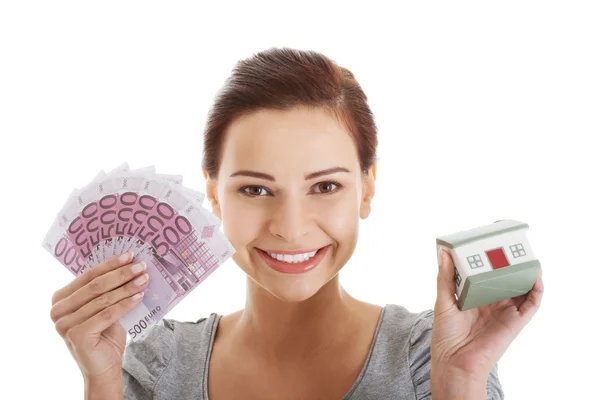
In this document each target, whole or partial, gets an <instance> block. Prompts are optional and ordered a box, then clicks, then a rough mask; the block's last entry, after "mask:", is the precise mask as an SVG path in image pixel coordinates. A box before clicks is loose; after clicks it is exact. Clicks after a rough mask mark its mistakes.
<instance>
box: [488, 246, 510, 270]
mask: <svg viewBox="0 0 600 400" xmlns="http://www.w3.org/2000/svg"><path fill="white" fill-rule="evenodd" d="M485 254H487V256H488V260H490V264H492V268H493V269H498V268H504V267H508V266H509V265H510V264H509V262H508V260H507V259H506V255H505V254H504V250H503V249H502V247H500V248H499V249H494V250H488V251H486V252H485Z"/></svg>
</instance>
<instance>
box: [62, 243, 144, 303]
mask: <svg viewBox="0 0 600 400" xmlns="http://www.w3.org/2000/svg"><path fill="white" fill-rule="evenodd" d="M132 258H133V252H131V251H129V252H127V253H123V254H121V255H117V256H114V257H111V258H109V259H108V260H106V261H104V262H103V263H100V264H98V265H96V266H94V267H93V268H90V269H89V270H87V271H86V272H85V273H83V274H81V275H79V276H78V277H77V278H75V279H74V280H72V281H71V282H70V283H69V284H68V285H67V286H65V287H63V288H62V289H59V290H57V291H56V292H55V293H54V295H53V296H52V305H55V304H56V303H58V302H59V301H61V300H63V299H64V298H66V297H68V296H70V295H71V294H73V293H74V292H75V291H77V290H79V289H80V288H82V287H84V286H85V285H87V284H88V283H90V282H91V281H93V280H94V279H95V278H97V277H98V276H100V275H103V274H105V273H107V272H108V271H112V270H115V269H117V268H119V267H121V266H123V265H125V264H128V263H130V262H131V260H132Z"/></svg>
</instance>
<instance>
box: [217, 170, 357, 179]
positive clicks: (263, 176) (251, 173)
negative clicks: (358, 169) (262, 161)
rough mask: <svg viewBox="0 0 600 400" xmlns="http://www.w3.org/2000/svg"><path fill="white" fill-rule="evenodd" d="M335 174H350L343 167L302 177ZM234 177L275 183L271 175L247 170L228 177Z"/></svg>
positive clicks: (312, 177)
mask: <svg viewBox="0 0 600 400" xmlns="http://www.w3.org/2000/svg"><path fill="white" fill-rule="evenodd" d="M336 172H347V173H350V170H349V169H348V168H344V167H332V168H327V169H324V170H321V171H316V172H311V173H310V174H308V175H306V176H305V177H304V179H305V180H309V179H314V178H318V177H320V176H324V175H329V174H334V173H336ZM235 176H249V177H252V178H259V179H265V180H267V181H271V182H275V177H274V176H273V175H269V174H265V173H263V172H257V171H250V170H247V169H243V170H240V171H236V172H234V173H233V174H231V175H230V176H229V177H230V178H233V177H235Z"/></svg>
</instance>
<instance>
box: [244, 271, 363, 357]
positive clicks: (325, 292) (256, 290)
mask: <svg viewBox="0 0 600 400" xmlns="http://www.w3.org/2000/svg"><path fill="white" fill-rule="evenodd" d="M355 310H356V300H355V299H354V298H353V297H351V296H350V295H349V294H348V293H346V291H345V290H344V289H343V288H342V286H341V285H340V282H339V277H338V275H336V276H335V277H334V278H333V279H331V280H330V281H329V282H328V283H327V284H326V285H325V286H323V287H322V288H321V289H320V290H319V292H317V293H316V294H315V295H314V296H312V297H311V298H309V299H307V300H304V301H301V302H288V301H283V300H280V299H278V298H276V297H275V296H273V295H272V294H271V293H269V292H267V291H266V290H265V289H263V288H262V287H260V286H259V285H257V284H256V283H255V282H254V281H253V280H251V279H250V278H248V279H247V298H246V307H245V309H244V311H243V312H242V314H241V316H240V318H239V320H238V323H237V327H236V331H237V334H238V335H239V336H238V337H239V338H240V339H241V340H243V342H244V343H246V344H247V345H248V346H250V347H251V348H252V350H253V351H256V352H257V353H258V354H261V355H262V356H264V357H267V358H273V359H277V360H280V361H281V360H283V359H286V358H287V359H290V360H294V359H298V358H299V357H301V358H303V359H306V358H310V357H311V355H317V354H319V353H322V352H324V351H326V350H327V349H328V348H331V346H334V345H335V344H336V343H339V342H340V341H342V340H343V338H344V337H347V334H348V332H346V331H347V330H348V327H349V326H351V325H352V324H351V321H353V320H354V319H353V317H355V316H356V312H355Z"/></svg>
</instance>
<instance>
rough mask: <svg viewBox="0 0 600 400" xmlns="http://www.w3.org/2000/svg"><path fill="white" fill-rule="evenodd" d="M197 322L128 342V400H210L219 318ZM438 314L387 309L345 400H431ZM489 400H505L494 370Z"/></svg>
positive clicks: (171, 325) (166, 326) (166, 322)
mask: <svg viewBox="0 0 600 400" xmlns="http://www.w3.org/2000/svg"><path fill="white" fill-rule="evenodd" d="M220 317H221V316H220V315H217V314H214V313H213V314H211V315H210V316H209V317H208V318H203V319H200V320H198V321H196V322H179V321H174V320H170V319H163V320H162V322H161V323H158V324H157V325H156V326H154V327H153V328H152V330H151V332H149V333H148V335H146V337H144V338H142V339H140V340H138V341H137V342H133V341H129V343H128V344H127V346H126V349H125V354H124V355H123V389H124V397H125V399H156V400H162V399H178V400H184V399H201V400H208V393H207V377H208V368H207V367H208V363H209V359H210V353H211V349H212V344H213V340H214V337H215V331H216V327H217V324H218V322H219V318H220ZM432 324H433V311H432V310H427V311H423V312H420V313H411V312H409V311H408V310H407V309H405V308H404V307H401V306H398V305H393V304H388V305H386V306H385V307H384V309H383V312H382V313H381V316H380V317H379V322H378V324H377V330H376V332H375V338H374V340H373V343H372V345H371V349H370V351H369V354H368V356H367V359H366V360H365V363H364V365H363V368H362V370H361V372H360V375H359V376H358V378H357V379H356V381H355V382H354V384H353V385H352V387H351V388H350V389H349V391H348V393H346V395H345V396H344V398H343V399H342V400H369V399H377V400H392V399H393V400H402V399H411V400H415V399H431V392H430V387H429V372H430V354H429V346H430V342H431V330H432ZM487 399H488V400H489V399H494V400H499V399H504V392H503V391H502V387H501V386H500V382H499V380H498V365H495V366H494V368H493V369H492V371H491V373H490V375H489V376H488V382H487Z"/></svg>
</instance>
